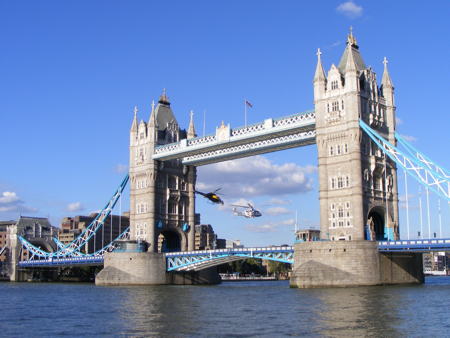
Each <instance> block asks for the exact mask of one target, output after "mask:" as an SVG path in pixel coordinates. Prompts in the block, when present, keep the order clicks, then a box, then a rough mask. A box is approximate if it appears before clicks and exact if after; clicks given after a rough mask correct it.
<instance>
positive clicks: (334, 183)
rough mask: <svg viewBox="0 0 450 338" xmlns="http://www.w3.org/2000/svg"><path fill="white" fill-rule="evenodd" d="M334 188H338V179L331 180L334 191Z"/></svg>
mask: <svg viewBox="0 0 450 338" xmlns="http://www.w3.org/2000/svg"><path fill="white" fill-rule="evenodd" d="M334 188H336V179H335V178H334V177H333V178H332V179H331V189H334Z"/></svg>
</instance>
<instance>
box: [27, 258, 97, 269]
mask: <svg viewBox="0 0 450 338" xmlns="http://www.w3.org/2000/svg"><path fill="white" fill-rule="evenodd" d="M103 262H104V259H103V256H83V257H64V258H52V257H50V258H45V259H39V260H28V261H20V262H19V267H21V268H44V267H52V266H55V267H57V266H74V265H103Z"/></svg>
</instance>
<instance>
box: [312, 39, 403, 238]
mask: <svg viewBox="0 0 450 338" xmlns="http://www.w3.org/2000/svg"><path fill="white" fill-rule="evenodd" d="M320 56H321V52H320V50H319V51H318V52H317V58H318V60H317V67H316V72H315V76H314V104H315V112H316V131H317V148H318V157H319V186H320V192H319V194H320V222H321V236H322V238H323V239H330V240H363V239H371V240H375V239H378V240H379V239H396V238H398V192H397V172H396V165H395V163H394V162H392V161H391V160H390V159H389V158H386V157H385V156H384V154H383V153H382V152H381V151H380V149H378V147H377V146H376V145H375V144H374V143H373V142H372V141H371V140H370V139H369V138H368V137H367V135H365V134H364V133H363V131H362V130H361V129H360V127H359V119H362V120H363V121H365V122H366V123H367V124H368V125H370V126H371V128H373V129H375V130H376V131H377V132H378V133H379V134H381V135H383V136H384V137H385V138H386V139H388V140H389V142H391V143H393V144H395V137H394V132H395V106H394V87H393V84H392V81H391V78H390V76H389V73H388V69H387V61H386V59H385V60H384V65H385V67H384V74H383V78H382V81H381V86H378V85H377V80H376V74H375V72H374V71H373V70H372V69H371V68H370V67H367V66H366V65H365V63H364V61H363V58H362V57H361V54H360V52H359V47H358V45H357V42H356V39H355V37H354V36H353V34H352V33H351V32H350V34H349V36H348V38H347V46H346V48H345V50H344V53H343V55H342V57H341V60H340V62H339V65H338V66H337V67H336V66H335V65H334V64H333V65H332V66H331V68H330V70H329V71H328V75H327V76H326V75H325V72H324V70H323V67H322V62H321V57H320Z"/></svg>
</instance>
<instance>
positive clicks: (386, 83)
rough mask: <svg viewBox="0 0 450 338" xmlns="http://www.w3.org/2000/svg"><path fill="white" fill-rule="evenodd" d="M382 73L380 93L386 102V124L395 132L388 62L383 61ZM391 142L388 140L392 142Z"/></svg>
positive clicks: (393, 105)
mask: <svg viewBox="0 0 450 338" xmlns="http://www.w3.org/2000/svg"><path fill="white" fill-rule="evenodd" d="M383 64H384V71H383V78H382V79H381V86H380V92H381V95H382V96H383V97H384V99H385V101H386V123H387V124H388V125H389V126H392V127H393V130H395V101H394V84H393V82H392V80H391V76H390V75H389V71H388V67H387V64H388V60H387V59H386V57H385V58H384V59H383ZM392 141H393V140H390V142H392Z"/></svg>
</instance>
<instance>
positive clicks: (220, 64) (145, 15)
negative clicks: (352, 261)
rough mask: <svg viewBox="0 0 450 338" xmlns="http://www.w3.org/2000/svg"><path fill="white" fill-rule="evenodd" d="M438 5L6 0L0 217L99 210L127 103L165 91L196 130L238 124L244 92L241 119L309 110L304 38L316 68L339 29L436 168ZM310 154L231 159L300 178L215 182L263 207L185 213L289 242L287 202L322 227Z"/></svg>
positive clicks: (333, 46) (444, 109)
mask: <svg viewBox="0 0 450 338" xmlns="http://www.w3.org/2000/svg"><path fill="white" fill-rule="evenodd" d="M448 13H450V3H449V2H448V1H435V2H433V3H426V2H419V1H416V2H413V1H412V2H407V3H406V2H400V1H354V2H346V1H316V2H305V1H283V2H279V1H189V2H187V1H71V2H69V1H14V2H13V1H9V2H7V1H2V2H0V32H1V33H0V43H1V47H2V52H1V53H0V72H1V73H0V93H1V95H0V98H1V99H0V128H1V129H0V130H1V135H2V147H1V148H0V160H1V163H2V165H1V167H0V168H1V169H0V219H13V218H16V217H17V216H18V215H19V213H22V214H23V215H37V216H49V217H50V218H51V220H52V223H53V224H54V225H58V223H59V220H60V219H61V218H62V217H64V216H70V215H76V214H83V213H88V212H90V211H93V210H98V209H99V208H101V207H102V206H103V205H104V204H105V203H106V201H107V200H108V199H109V197H110V195H111V194H112V192H113V190H114V189H115V188H116V186H117V185H118V184H119V182H120V180H121V177H122V176H123V175H124V173H123V168H124V167H126V165H127V164H128V141H129V128H130V125H131V120H132V115H133V113H132V111H133V107H134V106H135V105H137V106H138V108H139V116H140V118H144V119H148V116H149V109H150V104H151V101H152V99H157V98H158V96H159V94H160V93H161V91H162V88H167V92H168V95H169V97H170V99H171V102H172V107H173V110H174V112H175V114H176V116H177V118H178V122H179V123H180V124H181V126H185V127H186V126H187V121H188V117H189V114H188V112H189V110H191V109H192V110H194V112H195V115H194V118H195V121H196V127H197V132H198V133H199V134H202V133H203V128H202V122H203V112H204V111H206V114H205V115H206V133H211V132H213V131H214V130H215V127H216V126H217V125H219V124H220V122H221V121H222V120H224V121H225V122H226V123H230V124H231V126H232V127H236V126H240V125H242V124H243V123H244V116H243V115H244V114H243V100H244V98H247V99H248V100H249V101H250V102H252V104H253V108H252V109H250V110H249V112H248V119H249V123H252V122H258V121H261V120H263V119H264V118H267V117H279V116H284V115H289V114H292V113H296V112H300V111H305V110H308V109H312V108H313V87H312V77H313V74H314V69H315V64H316V55H315V53H316V50H317V48H318V47H320V48H321V49H322V52H323V54H322V60H323V63H324V67H325V68H326V70H328V69H329V67H330V66H331V64H332V63H336V64H337V63H338V62H339V58H340V56H341V54H342V52H343V50H344V47H345V39H346V35H347V33H348V30H349V26H353V27H354V34H355V36H356V38H357V40H358V43H359V45H360V50H361V53H362V56H363V58H364V60H365V62H366V64H367V65H371V66H372V67H373V68H374V70H375V71H376V72H377V73H378V79H379V80H381V74H382V67H383V65H382V63H381V61H382V59H383V57H384V56H386V57H387V58H388V59H389V69H390V73H391V77H392V80H393V82H394V85H395V88H396V103H397V115H398V117H399V118H400V122H401V123H400V124H399V126H398V130H399V131H400V133H402V134H404V135H408V136H410V137H411V138H412V139H414V144H415V146H417V147H418V148H419V149H422V150H424V152H425V153H427V154H428V155H429V156H430V157H431V158H433V159H436V161H438V162H440V163H441V164H443V165H444V166H445V167H447V168H448V167H450V159H449V156H448V148H447V147H448V145H449V136H448V124H449V117H448V93H449V92H450V91H449V89H450V85H449V83H450V82H449V78H450V67H449V65H448V60H449V59H450V45H449V44H448V35H449V33H450V24H449V20H448ZM316 156H317V154H316V149H315V147H314V146H310V147H307V148H298V149H293V150H289V151H284V152H278V153H273V154H270V155H267V156H265V157H262V158H259V157H258V158H251V159H249V160H248V161H249V162H245V163H238V164H237V165H238V166H241V167H243V168H249V167H252V166H254V167H258V168H259V167H264V168H266V171H265V173H264V172H263V173H261V175H268V177H266V178H267V179H269V180H270V179H272V180H275V179H276V177H277V175H279V176H278V177H280V175H281V177H282V175H285V174H283V172H285V171H283V170H286V168H287V167H289V166H291V167H289V168H291V169H289V170H293V171H294V172H296V173H297V174H298V175H300V176H297V181H295V182H293V184H294V185H295V184H296V186H295V187H296V188H295V189H293V190H292V189H291V190H287V191H285V192H283V191H280V190H279V189H278V190H277V191H273V193H271V192H270V191H269V190H267V189H266V191H253V192H250V193H247V194H244V192H242V194H241V190H239V189H240V187H239V186H237V188H235V189H233V190H232V191H226V189H225V187H224V189H223V191H224V198H225V200H227V201H229V202H234V201H237V200H239V199H246V200H251V201H252V202H253V203H255V206H257V207H258V208H260V209H262V210H263V212H265V214H264V216H263V217H262V218H260V219H255V220H245V219H240V218H237V217H233V216H232V215H231V213H230V211H229V210H219V209H217V208H216V207H215V206H211V205H209V204H207V203H205V202H204V201H202V200H201V199H199V203H198V205H197V211H198V212H201V213H202V220H203V222H204V223H210V224H212V225H213V226H214V228H215V230H216V232H217V233H218V234H219V236H220V237H225V238H230V239H241V240H242V241H243V242H244V244H246V245H266V244H282V243H290V242H292V230H293V225H292V220H293V218H294V213H295V210H298V213H299V221H300V225H301V226H317V225H318V224H319V216H318V193H317V177H316V173H315V171H314V169H313V168H314V166H316V162H317V160H316ZM286 166H287V167H286ZM208 170H209V172H210V174H211V170H212V171H213V169H208V167H204V168H200V170H199V182H202V172H203V173H204V175H205V178H204V179H203V182H202V183H203V184H204V185H205V186H208V184H209V185H214V183H216V182H211V181H205V180H206V177H208ZM301 175H304V176H301ZM210 177H213V176H211V175H210ZM401 177H402V176H401ZM252 182H253V183H256V184H258V181H252ZM229 184H231V183H230V182H217V185H218V186H226V185H229ZM230 187H231V186H230ZM233 187H236V186H233ZM242 187H245V185H242V186H241V188H242ZM269 188H270V187H269ZM260 190H261V189H260ZM416 190H417V189H416ZM246 191H247V192H248V189H247V190H246ZM410 192H411V194H412V195H416V192H415V191H414V189H413V188H412V187H411V188H410ZM274 199H275V200H274ZM411 203H412V205H411V206H412V207H414V206H415V205H416V204H417V198H416V199H415V200H414V201H412V202H411ZM436 203H437V202H436V200H433V199H432V201H431V204H432V205H433V207H434V210H432V216H431V217H432V221H433V223H434V224H436V222H437V220H438V218H437V211H436V208H435V205H436ZM443 208H444V211H443V212H444V213H446V214H444V215H443V216H445V217H446V218H445V217H444V220H445V221H444V223H445V225H446V227H444V235H447V237H449V236H450V229H448V225H449V224H448V222H449V221H448V220H449V217H448V207H447V206H446V205H445V204H444V205H443ZM126 209H128V201H127V200H124V201H123V203H122V210H126ZM412 209H413V212H414V210H415V209H414V208H412ZM415 211H417V210H415ZM414 217H415V218H414ZM412 218H413V221H414V222H415V224H414V225H413V224H412V225H411V232H413V228H414V231H417V227H418V221H417V216H413V217H412ZM413 221H411V223H413ZM404 223H405V222H404V218H403V219H402V223H401V227H402V230H401V231H402V235H403V234H405V233H406V232H405V231H406V230H405V225H404Z"/></svg>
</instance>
